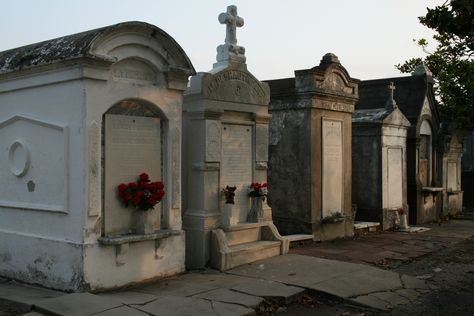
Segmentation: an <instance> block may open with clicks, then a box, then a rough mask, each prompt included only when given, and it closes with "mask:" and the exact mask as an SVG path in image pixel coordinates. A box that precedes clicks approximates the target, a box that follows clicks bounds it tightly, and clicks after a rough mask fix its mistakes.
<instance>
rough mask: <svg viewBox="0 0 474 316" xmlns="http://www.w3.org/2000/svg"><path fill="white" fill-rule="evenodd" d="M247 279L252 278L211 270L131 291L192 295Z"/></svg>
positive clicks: (231, 285) (229, 286)
mask: <svg viewBox="0 0 474 316" xmlns="http://www.w3.org/2000/svg"><path fill="white" fill-rule="evenodd" d="M247 280H252V278H249V277H245V276H238V275H232V274H225V273H221V272H218V271H214V270H211V271H205V272H204V273H197V272H191V273H187V274H184V275H181V276H179V277H178V278H170V279H167V280H162V281H160V282H158V283H155V284H150V285H147V286H144V287H139V288H135V289H133V291H134V292H140V293H147V294H152V295H156V296H167V295H170V296H193V295H197V294H200V293H205V292H208V291H211V290H215V289H218V288H228V289H229V288H231V287H233V286H235V285H237V284H240V283H241V282H244V281H247Z"/></svg>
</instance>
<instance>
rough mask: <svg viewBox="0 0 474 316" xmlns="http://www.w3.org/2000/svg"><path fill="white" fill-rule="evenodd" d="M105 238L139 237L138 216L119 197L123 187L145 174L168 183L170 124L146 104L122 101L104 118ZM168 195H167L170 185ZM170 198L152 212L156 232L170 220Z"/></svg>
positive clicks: (145, 102)
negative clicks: (135, 235)
mask: <svg viewBox="0 0 474 316" xmlns="http://www.w3.org/2000/svg"><path fill="white" fill-rule="evenodd" d="M102 126H103V129H102V133H103V137H102V139H103V144H102V168H103V173H102V174H103V179H102V183H103V201H104V202H103V203H104V205H103V208H102V209H103V230H102V231H103V235H104V236H114V235H123V234H134V233H136V228H137V227H136V225H137V223H136V220H137V212H143V211H141V210H136V209H134V208H133V206H131V205H129V206H128V207H125V206H124V205H123V204H121V202H120V201H119V199H118V197H117V186H118V185H119V184H120V183H125V184H127V183H130V182H136V181H137V178H138V175H139V174H141V173H143V172H145V173H147V174H148V175H149V176H150V179H151V180H152V181H163V180H164V179H166V174H167V170H165V168H164V166H166V165H167V164H166V161H165V159H166V158H165V157H166V155H165V153H166V152H167V148H166V147H167V144H166V141H165V140H166V139H167V134H168V124H167V120H166V117H165V115H164V114H163V112H162V111H161V110H160V109H159V107H157V106H156V105H154V104H151V103H149V102H147V101H145V100H138V99H126V100H122V101H120V102H118V103H116V104H114V105H113V106H112V107H110V108H109V110H108V111H107V112H106V113H105V114H104V115H103V124H102ZM163 182H164V185H165V192H167V187H166V185H167V184H166V182H165V181H163ZM166 201H167V196H166V194H165V197H164V198H163V200H162V201H161V202H160V203H158V204H157V205H156V206H155V208H154V209H153V210H149V211H147V212H150V220H151V222H152V225H153V228H154V229H155V230H158V229H160V228H161V226H162V225H161V222H162V219H163V218H167V216H166V214H164V213H163V212H164V210H166V209H167V208H166V207H164V206H163V205H164V204H166V203H167V202H166Z"/></svg>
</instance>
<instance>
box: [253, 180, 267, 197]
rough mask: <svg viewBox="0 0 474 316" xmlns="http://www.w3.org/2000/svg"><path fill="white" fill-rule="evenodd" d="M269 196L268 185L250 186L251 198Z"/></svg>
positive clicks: (255, 184)
mask: <svg viewBox="0 0 474 316" xmlns="http://www.w3.org/2000/svg"><path fill="white" fill-rule="evenodd" d="M267 194H268V184H267V183H258V182H252V184H250V186H249V196H251V197H260V196H267Z"/></svg>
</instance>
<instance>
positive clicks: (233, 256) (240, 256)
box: [226, 240, 281, 269]
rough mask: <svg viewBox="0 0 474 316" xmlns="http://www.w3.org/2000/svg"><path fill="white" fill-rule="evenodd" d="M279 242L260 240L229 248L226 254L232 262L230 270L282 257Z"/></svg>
mask: <svg viewBox="0 0 474 316" xmlns="http://www.w3.org/2000/svg"><path fill="white" fill-rule="evenodd" d="M280 245H281V243H280V242H279V241H269V240H258V241H253V242H249V243H245V244H238V245H235V246H231V247H229V252H228V253H227V254H226V255H227V256H229V257H230V261H231V262H232V264H231V266H229V269H232V268H234V267H238V266H240V265H243V264H247V263H250V262H254V261H257V260H262V259H266V258H270V257H274V256H278V255H280V248H281V247H280Z"/></svg>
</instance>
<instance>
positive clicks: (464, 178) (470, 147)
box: [461, 128, 474, 207]
mask: <svg viewBox="0 0 474 316" xmlns="http://www.w3.org/2000/svg"><path fill="white" fill-rule="evenodd" d="M463 144H464V154H463V156H462V161H461V188H462V190H463V191H464V192H466V194H465V195H464V196H463V205H464V206H466V207H474V194H467V193H468V192H474V129H473V128H469V129H466V130H465V133H464V139H463Z"/></svg>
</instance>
